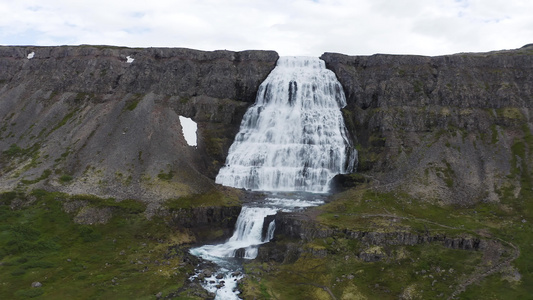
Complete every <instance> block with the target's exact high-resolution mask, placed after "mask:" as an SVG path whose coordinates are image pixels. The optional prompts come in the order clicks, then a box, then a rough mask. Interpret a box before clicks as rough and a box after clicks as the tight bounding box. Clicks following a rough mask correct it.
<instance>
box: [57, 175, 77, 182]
mask: <svg viewBox="0 0 533 300" xmlns="http://www.w3.org/2000/svg"><path fill="white" fill-rule="evenodd" d="M72 179H74V178H73V177H72V176H70V175H68V174H63V175H61V176H60V177H59V181H61V182H63V183H67V182H70V181H72Z"/></svg>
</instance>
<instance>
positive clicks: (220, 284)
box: [189, 193, 324, 300]
mask: <svg viewBox="0 0 533 300" xmlns="http://www.w3.org/2000/svg"><path fill="white" fill-rule="evenodd" d="M323 203H324V196H323V195H317V194H308V193H300V194H293V195H290V196H289V195H280V194H270V195H267V196H266V197H264V198H263V199H262V200H261V201H256V202H251V203H247V204H245V205H244V206H243V208H242V210H241V213H240V215H239V218H238V220H237V224H236V225H235V231H234V233H233V236H232V237H231V238H230V239H228V240H227V241H226V242H225V243H222V244H217V245H204V246H201V247H197V248H192V249H190V250H189V252H190V253H191V254H193V255H195V256H197V257H200V258H202V259H205V260H208V261H211V262H214V263H215V264H217V265H218V266H219V269H218V270H217V271H216V272H214V273H213V274H205V273H204V271H203V270H201V269H197V270H196V274H195V275H193V276H192V277H191V278H190V280H197V279H201V280H202V286H203V287H204V288H205V289H206V290H208V291H209V292H212V293H216V298H215V299H220V300H229V299H239V297H238V294H239V291H238V290H237V284H238V281H239V280H240V279H241V278H243V276H244V275H243V270H242V261H243V259H254V258H256V257H257V253H258V248H259V246H260V245H261V244H264V243H268V242H269V241H270V240H271V239H272V238H273V236H274V230H275V222H274V219H273V216H274V215H275V214H276V213H277V212H278V211H285V212H290V211H297V210H301V209H305V208H306V207H312V206H318V205H321V204H323ZM206 275H209V276H206Z"/></svg>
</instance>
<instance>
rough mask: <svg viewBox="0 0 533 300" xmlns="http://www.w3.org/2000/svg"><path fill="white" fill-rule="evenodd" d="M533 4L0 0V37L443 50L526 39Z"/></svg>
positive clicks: (39, 41) (318, 50)
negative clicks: (0, 16)
mask: <svg viewBox="0 0 533 300" xmlns="http://www.w3.org/2000/svg"><path fill="white" fill-rule="evenodd" d="M531 11H533V1H521V0H508V1H504V0H483V1H481V0H403V1H388V0H354V1H350V0H318V1H310V0H294V1H285V0H283V1H282V0H270V1H267V0H258V1H245V0H227V1H220V0H194V1H193V0H179V1H172V0H152V1H138V0H132V1H128V2H122V1H111V0H105V1H104V0H92V1H67V0H47V1H38V0H28V1H11V0H0V15H2V16H3V17H2V18H1V19H0V44H3V45H23V44H24V45H28V44H29V45H63V44H72V45H77V44H110V45H122V46H130V47H188V48H195V49H203V50H216V49H230V50H245V49H271V50H276V51H278V52H279V53H280V54H281V55H311V56H318V55H320V54H322V53H323V52H326V51H328V52H341V53H346V54H354V55H357V54H361V55H367V54H373V53H397V54H421V55H440V54H448V53H456V52H475V51H489V50H496V49H508V48H516V47H520V46H522V45H524V44H527V43H531V42H533V41H532V40H531V37H532V36H533V20H532V18H531V17H530V15H529V14H530V12H531Z"/></svg>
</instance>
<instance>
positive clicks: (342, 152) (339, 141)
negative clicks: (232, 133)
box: [216, 57, 357, 193]
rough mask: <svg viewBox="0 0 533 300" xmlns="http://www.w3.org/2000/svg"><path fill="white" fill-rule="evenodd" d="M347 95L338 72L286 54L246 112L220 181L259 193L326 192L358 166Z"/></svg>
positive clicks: (220, 174) (304, 58)
mask: <svg viewBox="0 0 533 300" xmlns="http://www.w3.org/2000/svg"><path fill="white" fill-rule="evenodd" d="M344 106H346V98H345V96H344V92H343V90H342V86H341V84H340V83H339V82H338V80H337V78H336V77H335V74H334V73H333V72H331V71H330V70H328V69H326V67H325V63H324V61H322V60H320V59H318V58H312V57H281V58H280V59H279V60H278V63H277V66H276V68H275V69H274V70H273V71H272V72H271V73H270V75H269V76H268V77H267V79H266V80H265V81H264V82H263V83H262V84H261V85H260V87H259V91H258V93H257V98H256V102H255V104H254V105H253V106H251V107H250V108H249V109H248V111H247V112H246V113H245V115H244V117H243V120H242V122H241V127H240V131H239V133H238V134H237V136H236V137H235V141H234V142H233V144H232V145H231V147H230V149H229V153H228V157H227V158H226V163H225V165H224V166H223V167H222V168H221V169H220V172H219V174H218V176H217V177H216V183H219V184H222V185H226V186H231V187H236V188H245V189H249V190H256V191H306V192H313V193H326V192H327V191H328V189H329V183H330V181H331V179H332V178H333V177H334V176H335V175H337V174H343V173H349V172H352V171H353V169H354V165H355V163H356V157H357V152H356V151H355V149H354V148H353V146H352V144H351V142H350V140H349V139H348V138H347V133H346V127H345V126H344V120H343V118H342V114H341V110H340V109H341V108H342V107H344Z"/></svg>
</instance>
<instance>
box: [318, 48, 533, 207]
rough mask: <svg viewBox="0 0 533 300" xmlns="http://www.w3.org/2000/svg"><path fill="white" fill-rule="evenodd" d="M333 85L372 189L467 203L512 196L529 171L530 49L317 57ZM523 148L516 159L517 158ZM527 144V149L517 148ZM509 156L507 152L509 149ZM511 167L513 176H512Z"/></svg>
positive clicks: (532, 87) (532, 99)
mask: <svg viewBox="0 0 533 300" xmlns="http://www.w3.org/2000/svg"><path fill="white" fill-rule="evenodd" d="M321 58H322V59H324V60H325V61H326V65H327V67H328V68H330V69H332V70H333V71H334V72H335V73H336V74H337V77H338V79H339V81H340V82H341V83H342V85H343V87H344V90H345V93H346V97H347V100H348V103H349V104H348V107H347V108H346V109H345V118H346V119H347V120H348V121H347V123H348V124H349V125H350V126H351V129H352V133H353V134H354V135H355V139H356V140H357V142H358V143H359V148H360V161H361V163H360V165H359V171H361V172H368V174H369V175H372V176H375V178H376V179H377V180H379V183H380V185H382V186H384V188H386V187H385V185H388V187H394V188H398V187H400V188H401V187H404V188H403V190H405V191H406V192H408V193H409V194H411V195H413V196H416V197H419V198H425V199H430V200H433V201H443V202H446V203H455V204H461V205H468V204H472V203H475V202H478V201H498V200H499V199H500V196H501V193H502V188H504V187H510V186H513V187H515V188H516V190H515V193H518V190H519V189H520V183H519V177H520V176H515V178H509V177H510V175H512V174H515V173H517V172H518V173H520V172H521V171H526V170H523V169H522V168H521V167H520V166H517V165H516V164H515V163H513V161H515V157H516V156H517V155H518V156H519V157H520V159H519V160H520V162H521V163H524V164H525V165H527V166H528V168H529V167H531V163H530V162H531V155H530V154H529V153H531V152H530V147H529V143H530V141H529V140H528V139H527V138H528V137H529V136H531V133H530V129H531V128H533V127H532V125H533V124H532V121H533V120H532V119H531V114H532V107H533V45H527V46H524V47H523V48H521V49H517V50H509V51H495V52H489V53H464V54H455V55H446V56H438V57H424V56H399V55H382V54H377V55H372V56H346V55H342V54H334V53H325V54H324V55H322V57H321ZM521 144H524V145H525V147H520V148H524V149H523V150H524V151H525V152H524V153H517V150H518V149H514V148H513V147H515V148H517V147H519V145H521ZM526 144H528V145H526ZM513 149H514V151H513ZM516 168H518V169H520V171H517V170H516Z"/></svg>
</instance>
